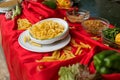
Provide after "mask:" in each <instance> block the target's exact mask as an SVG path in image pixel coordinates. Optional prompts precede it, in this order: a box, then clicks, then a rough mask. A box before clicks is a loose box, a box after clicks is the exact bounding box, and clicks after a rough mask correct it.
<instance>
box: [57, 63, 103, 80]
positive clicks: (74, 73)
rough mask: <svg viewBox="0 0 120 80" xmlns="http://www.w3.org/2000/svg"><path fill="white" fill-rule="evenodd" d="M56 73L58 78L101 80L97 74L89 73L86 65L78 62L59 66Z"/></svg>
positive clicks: (65, 79) (62, 79) (67, 79)
mask: <svg viewBox="0 0 120 80" xmlns="http://www.w3.org/2000/svg"><path fill="white" fill-rule="evenodd" d="M58 75H59V80H101V79H100V78H101V76H100V75H99V74H97V73H95V74H90V72H89V69H88V67H87V66H86V65H81V64H79V63H76V64H73V65H69V66H65V67H61V68H60V70H59V72H58Z"/></svg>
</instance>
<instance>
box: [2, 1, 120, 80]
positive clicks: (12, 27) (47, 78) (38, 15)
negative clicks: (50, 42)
mask: <svg viewBox="0 0 120 80" xmlns="http://www.w3.org/2000/svg"><path fill="white" fill-rule="evenodd" d="M39 2H40V0H39ZM39 2H32V1H30V2H28V1H24V2H23V3H22V6H23V11H22V14H21V15H20V16H18V17H16V18H15V19H14V20H6V19H5V16H4V14H1V15H0V26H1V34H2V47H3V50H4V54H5V57H6V61H7V65H8V69H9V72H10V80H57V78H58V70H59V68H60V67H61V66H66V65H69V64H73V63H77V62H80V63H81V64H90V71H91V73H94V71H95V70H94V66H93V63H92V57H93V55H94V54H95V53H97V52H99V51H102V50H108V49H112V48H109V47H107V46H105V45H103V44H102V43H101V40H100V41H95V40H92V39H91V36H90V35H89V34H87V33H86V32H85V31H84V29H83V28H82V26H81V24H80V23H74V24H73V23H70V22H69V21H68V23H69V26H72V27H74V28H73V29H70V35H71V37H72V38H74V39H75V40H76V41H77V42H80V41H81V42H84V43H86V44H89V45H90V46H91V47H92V48H91V49H90V50H85V51H83V53H82V54H81V55H79V56H76V57H75V58H73V59H69V60H65V61H53V62H35V60H37V59H40V58H41V57H43V56H47V55H51V52H48V53H36V52H31V51H28V50H25V49H24V48H22V47H21V46H20V45H19V43H18V37H19V35H20V34H21V33H22V32H23V30H17V23H16V21H17V19H18V18H26V19H28V20H29V21H30V22H31V23H33V24H34V23H36V22H38V21H40V20H42V19H45V18H49V17H58V18H64V17H65V10H57V9H56V10H52V9H50V8H48V7H47V6H45V5H43V4H41V3H39ZM68 45H70V44H68ZM38 65H42V66H44V67H45V68H44V69H42V70H41V71H37V69H36V68H37V66H38ZM103 78H104V79H105V80H119V79H120V74H109V75H103Z"/></svg>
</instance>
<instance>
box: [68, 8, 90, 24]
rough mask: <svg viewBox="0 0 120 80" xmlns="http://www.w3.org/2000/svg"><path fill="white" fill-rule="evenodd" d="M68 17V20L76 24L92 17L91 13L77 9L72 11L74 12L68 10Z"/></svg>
mask: <svg viewBox="0 0 120 80" xmlns="http://www.w3.org/2000/svg"><path fill="white" fill-rule="evenodd" d="M66 16H67V19H68V20H69V21H70V22H72V23H74V22H77V23H79V22H82V21H84V20H86V19H88V18H89V17H90V13H89V11H87V10H83V9H81V10H76V9H72V10H68V11H67V12H66Z"/></svg>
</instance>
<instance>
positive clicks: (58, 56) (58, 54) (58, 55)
mask: <svg viewBox="0 0 120 80" xmlns="http://www.w3.org/2000/svg"><path fill="white" fill-rule="evenodd" d="M59 58H60V51H58V52H57V56H56V59H59Z"/></svg>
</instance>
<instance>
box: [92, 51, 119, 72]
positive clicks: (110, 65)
mask: <svg viewBox="0 0 120 80" xmlns="http://www.w3.org/2000/svg"><path fill="white" fill-rule="evenodd" d="M93 61H94V65H95V68H96V71H97V72H99V73H101V74H108V73H118V72H120V67H119V66H120V53H118V52H116V51H113V50H105V51H101V52H100V53H98V54H96V55H95V56H94V57H93Z"/></svg>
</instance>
